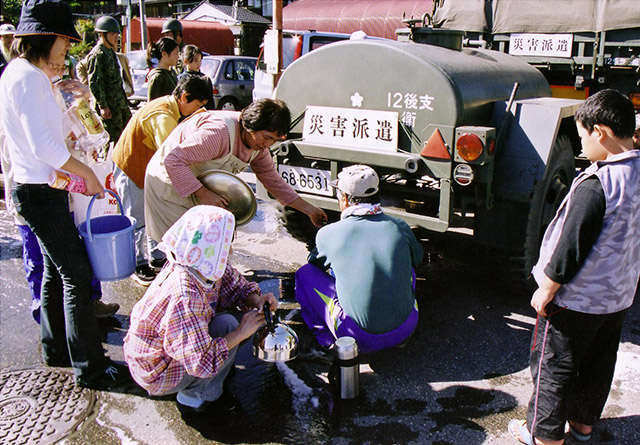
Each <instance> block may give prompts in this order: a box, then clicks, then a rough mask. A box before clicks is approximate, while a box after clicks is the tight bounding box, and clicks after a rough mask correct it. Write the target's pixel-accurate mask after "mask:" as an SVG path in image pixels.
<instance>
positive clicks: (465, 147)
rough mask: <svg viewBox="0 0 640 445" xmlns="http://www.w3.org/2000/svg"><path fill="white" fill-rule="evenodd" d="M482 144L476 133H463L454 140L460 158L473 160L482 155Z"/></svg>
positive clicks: (468, 160)
mask: <svg viewBox="0 0 640 445" xmlns="http://www.w3.org/2000/svg"><path fill="white" fill-rule="evenodd" d="M483 149H484V144H483V143H482V140H481V139H480V138H479V137H478V135H475V134H472V133H464V134H463V135H462V136H460V137H459V138H458V140H457V141H456V150H457V151H458V154H459V155H460V157H461V158H462V159H464V160H465V161H467V162H473V161H475V160H477V159H478V158H479V157H480V156H481V155H482V150H483Z"/></svg>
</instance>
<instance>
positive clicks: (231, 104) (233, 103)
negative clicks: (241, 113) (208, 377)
mask: <svg viewBox="0 0 640 445" xmlns="http://www.w3.org/2000/svg"><path fill="white" fill-rule="evenodd" d="M239 108H240V106H239V105H238V101H237V100H235V99H234V98H233V97H224V98H223V99H222V100H221V101H220V103H219V104H218V110H226V111H238V109H239Z"/></svg>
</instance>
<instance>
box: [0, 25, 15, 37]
mask: <svg viewBox="0 0 640 445" xmlns="http://www.w3.org/2000/svg"><path fill="white" fill-rule="evenodd" d="M15 33H16V27H15V26H13V25H12V24H11V23H5V24H3V25H0V36H6V35H9V34H11V35H13V34H15Z"/></svg>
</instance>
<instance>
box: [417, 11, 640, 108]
mask: <svg viewBox="0 0 640 445" xmlns="http://www.w3.org/2000/svg"><path fill="white" fill-rule="evenodd" d="M549 3H552V2H549ZM639 6H640V5H639V4H638V2H637V1H636V0H607V1H591V0H563V1H562V2H556V3H554V4H547V2H540V1H539V0H500V1H497V0H465V1H463V2H461V1H456V0H439V1H437V2H435V7H436V8H435V12H434V14H433V20H432V22H433V27H434V28H441V29H451V30H464V31H465V44H466V45H468V46H477V47H483V48H490V49H493V50H496V51H500V52H504V53H508V54H511V55H513V56H515V57H518V58H520V59H522V60H524V61H526V62H527V63H529V64H531V65H532V66H535V67H536V68H538V69H539V70H540V72H542V74H544V76H545V78H546V79H547V80H548V82H549V84H550V85H551V92H552V95H553V96H554V97H570V98H576V99H585V98H587V97H588V96H589V95H590V94H593V93H595V92H597V91H599V90H601V89H605V88H614V89H617V90H619V91H621V92H622V93H624V94H626V95H628V96H629V98H630V99H631V100H632V101H633V103H634V106H635V108H636V109H640V7H639ZM427 18H429V19H430V17H427ZM423 21H424V20H423ZM428 24H430V23H428ZM426 25H427V23H425V24H423V26H426Z"/></svg>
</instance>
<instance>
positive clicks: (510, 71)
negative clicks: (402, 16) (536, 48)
mask: <svg viewBox="0 0 640 445" xmlns="http://www.w3.org/2000/svg"><path fill="white" fill-rule="evenodd" d="M514 82H518V83H519V84H520V87H519V89H518V93H517V96H516V99H525V98H534V97H548V96H551V91H550V89H549V85H548V83H547V81H546V80H545V78H544V77H543V75H542V74H541V73H540V72H539V71H538V70H537V69H535V68H533V67H532V66H530V65H529V64H527V63H525V62H523V61H521V60H518V59H516V58H514V57H511V56H509V55H506V54H503V53H499V52H496V51H490V50H482V49H463V50H461V51H455V50H451V49H446V48H440V47H437V46H432V45H422V44H416V43H405V42H397V41H391V40H388V41H387V40H368V39H367V40H362V41H348V42H338V43H334V44H331V45H327V46H325V47H322V48H319V49H318V50H316V51H313V53H311V54H309V55H307V56H305V57H302V58H300V59H298V60H297V61H296V62H294V63H292V64H291V65H290V66H289V67H288V68H287V70H286V71H285V72H284V73H283V75H282V78H281V79H280V82H279V83H278V86H277V88H276V91H275V97H276V98H278V99H281V100H283V101H285V102H286V103H287V105H288V106H289V108H290V109H291V112H292V115H293V116H296V115H298V114H300V113H302V112H303V111H304V110H305V107H306V106H309V105H314V106H327V107H342V108H354V107H355V108H362V109H370V110H384V111H397V112H398V114H399V116H398V118H399V120H400V121H401V122H402V123H403V124H404V125H405V127H406V128H408V129H411V128H412V129H413V133H414V135H415V136H417V137H418V138H419V139H420V140H421V141H422V142H424V140H425V139H428V138H429V136H430V135H431V133H432V131H433V128H434V127H438V128H443V127H450V128H454V127H457V126H460V125H488V123H489V117H490V116H491V107H492V106H493V104H494V103H495V102H496V101H500V100H506V99H508V98H509V96H510V94H511V91H512V90H513V86H514ZM292 133H293V134H296V133H297V134H301V133H302V125H301V124H300V123H299V124H298V125H297V126H296V127H295V128H294V129H293V131H292ZM411 139H414V144H415V146H414V147H413V149H409V147H403V146H400V147H398V148H399V149H402V150H405V151H410V152H416V151H420V149H421V147H422V143H421V142H420V143H418V141H415V137H413V138H411ZM400 142H401V145H402V144H403V143H404V144H406V143H408V142H407V140H406V139H404V140H401V141H400Z"/></svg>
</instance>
